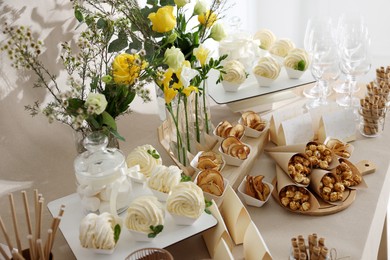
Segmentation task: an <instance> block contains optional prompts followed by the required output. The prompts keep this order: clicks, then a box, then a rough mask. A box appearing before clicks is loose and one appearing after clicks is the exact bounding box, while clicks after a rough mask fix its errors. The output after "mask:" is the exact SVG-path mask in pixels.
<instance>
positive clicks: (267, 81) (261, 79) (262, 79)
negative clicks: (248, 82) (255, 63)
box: [255, 75, 275, 87]
mask: <svg viewBox="0 0 390 260" xmlns="http://www.w3.org/2000/svg"><path fill="white" fill-rule="evenodd" d="M255 77H256V80H257V83H259V86H260V87H269V86H271V85H272V83H273V82H274V81H275V79H270V78H266V77H263V76H258V75H255Z"/></svg>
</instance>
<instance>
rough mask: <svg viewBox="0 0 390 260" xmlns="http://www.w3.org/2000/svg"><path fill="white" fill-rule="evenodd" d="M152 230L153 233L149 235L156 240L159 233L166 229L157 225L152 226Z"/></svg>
mask: <svg viewBox="0 0 390 260" xmlns="http://www.w3.org/2000/svg"><path fill="white" fill-rule="evenodd" d="M149 228H150V230H151V231H152V232H151V233H149V234H148V237H149V238H154V237H156V236H157V235H158V234H159V233H161V232H162V231H163V229H164V226H163V225H157V226H150V227H149Z"/></svg>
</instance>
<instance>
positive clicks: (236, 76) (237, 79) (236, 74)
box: [223, 60, 246, 84]
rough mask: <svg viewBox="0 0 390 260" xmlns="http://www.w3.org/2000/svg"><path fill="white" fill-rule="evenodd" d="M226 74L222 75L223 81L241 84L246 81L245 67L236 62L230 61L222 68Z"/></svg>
mask: <svg viewBox="0 0 390 260" xmlns="http://www.w3.org/2000/svg"><path fill="white" fill-rule="evenodd" d="M223 67H224V70H225V72H226V74H224V75H223V80H224V81H227V82H230V83H235V84H242V83H243V82H244V81H245V80H246V73H245V67H244V65H242V63H241V62H239V61H238V60H230V61H228V62H226V64H225V65H224V66H223Z"/></svg>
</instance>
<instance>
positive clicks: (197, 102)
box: [192, 80, 213, 145]
mask: <svg viewBox="0 0 390 260" xmlns="http://www.w3.org/2000/svg"><path fill="white" fill-rule="evenodd" d="M194 94H195V97H194V103H193V105H192V106H193V108H194V109H195V112H194V117H195V119H194V128H195V136H196V141H197V142H198V143H199V144H201V145H203V144H205V142H206V141H205V134H207V135H211V133H212V131H213V126H212V123H211V112H210V101H209V95H208V88H207V82H206V80H204V81H202V83H201V85H200V86H199V92H198V93H194Z"/></svg>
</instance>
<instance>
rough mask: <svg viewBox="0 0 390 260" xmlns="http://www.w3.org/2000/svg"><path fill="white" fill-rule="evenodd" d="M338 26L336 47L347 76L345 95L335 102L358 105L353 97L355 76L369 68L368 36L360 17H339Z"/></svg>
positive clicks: (342, 69)
mask: <svg viewBox="0 0 390 260" xmlns="http://www.w3.org/2000/svg"><path fill="white" fill-rule="evenodd" d="M340 21H341V22H340V23H339V28H338V48H339V54H340V69H341V72H342V73H343V74H345V75H346V77H347V82H346V83H345V84H346V86H347V90H346V92H344V93H346V95H344V96H343V97H342V98H339V99H337V104H339V105H340V106H344V107H354V106H358V104H359V100H358V98H356V97H353V93H354V92H356V91H357V89H358V87H357V82H356V78H357V77H358V76H362V75H365V74H366V73H367V72H368V71H369V70H370V68H371V59H370V55H369V51H368V50H369V45H370V38H369V35H368V30H367V27H366V25H365V24H364V21H363V19H362V18H361V17H357V18H356V17H352V18H345V17H343V18H341V19H340Z"/></svg>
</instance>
